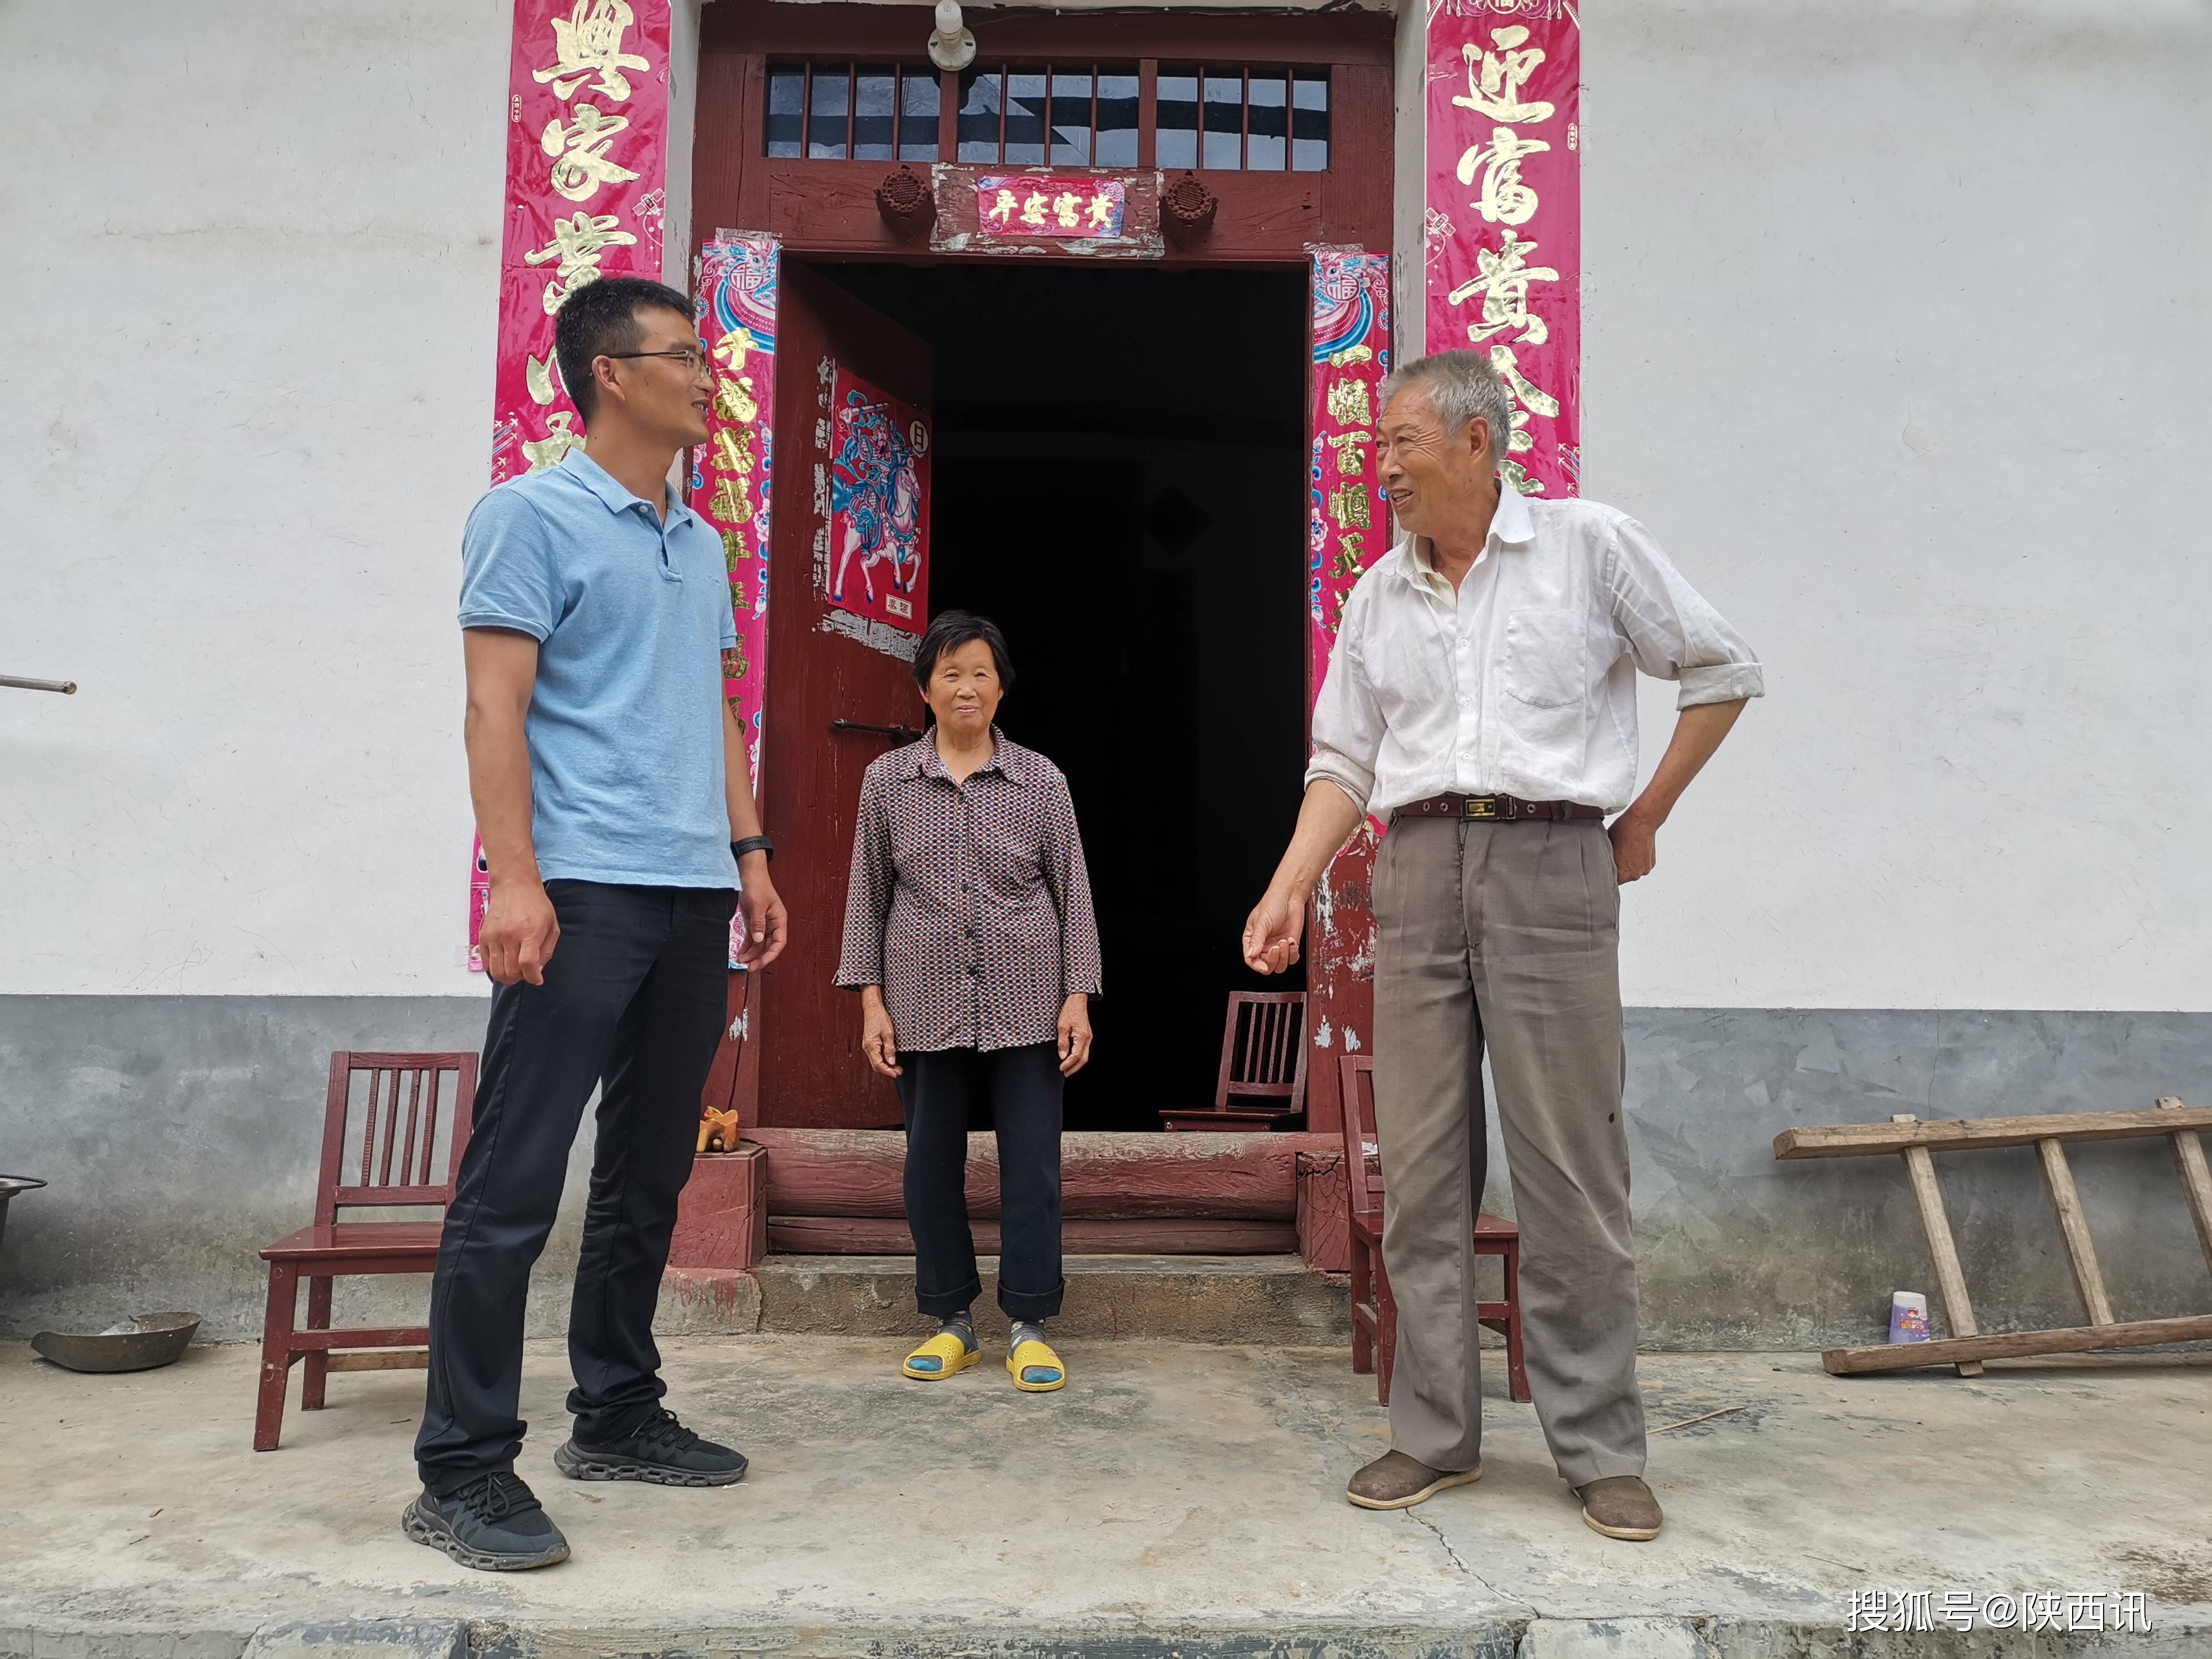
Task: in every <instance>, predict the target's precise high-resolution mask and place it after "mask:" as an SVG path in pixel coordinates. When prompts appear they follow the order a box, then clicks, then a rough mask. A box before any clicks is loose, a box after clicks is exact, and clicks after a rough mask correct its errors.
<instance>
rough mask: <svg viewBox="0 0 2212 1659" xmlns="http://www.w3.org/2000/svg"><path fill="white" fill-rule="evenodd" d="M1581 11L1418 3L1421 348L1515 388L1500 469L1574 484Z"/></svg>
mask: <svg viewBox="0 0 2212 1659" xmlns="http://www.w3.org/2000/svg"><path fill="white" fill-rule="evenodd" d="M1581 119H1582V27H1581V25H1580V23H1579V22H1577V20H1576V16H1575V12H1574V9H1573V7H1572V6H1571V5H1570V4H1568V3H1566V0H1441V3H1438V4H1437V5H1436V6H1435V7H1434V8H1433V9H1431V12H1430V14H1429V47H1428V161H1427V167H1428V208H1427V212H1426V214H1425V233H1426V234H1425V239H1424V240H1425V258H1426V260H1427V283H1426V287H1427V292H1428V305H1427V309H1426V313H1425V316H1426V319H1427V324H1428V349H1430V350H1431V351H1445V350H1451V349H1470V350H1474V351H1480V352H1481V353H1483V354H1484V355H1485V356H1487V357H1488V358H1489V359H1490V362H1491V364H1492V367H1493V368H1496V369H1497V370H1498V374H1500V375H1502V376H1503V377H1504V380H1505V384H1506V386H1507V387H1508V388H1509V389H1510V392H1512V395H1513V405H1514V415H1513V422H1514V424H1513V434H1512V438H1511V441H1510V445H1509V447H1508V452H1507V459H1506V466H1505V470H1506V476H1507V477H1508V478H1509V479H1510V482H1511V483H1513V485H1514V487H1515V488H1516V489H1519V490H1520V491H1521V492H1522V494H1523V495H1577V494H1578V493H1580V490H1581V488H1582V297H1581V283H1582V157H1581V148H1582V129H1581Z"/></svg>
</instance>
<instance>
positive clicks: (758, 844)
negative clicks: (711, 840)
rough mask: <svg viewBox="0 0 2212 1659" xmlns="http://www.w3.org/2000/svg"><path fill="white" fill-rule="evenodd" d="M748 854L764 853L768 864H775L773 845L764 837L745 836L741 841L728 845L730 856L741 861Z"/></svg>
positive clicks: (773, 843)
mask: <svg viewBox="0 0 2212 1659" xmlns="http://www.w3.org/2000/svg"><path fill="white" fill-rule="evenodd" d="M748 853H765V854H768V861H769V863H770V864H774V863H775V842H772V841H770V840H769V838H768V837H767V836H746V837H745V838H744V840H743V841H733V842H731V843H730V856H731V857H732V858H733V859H741V858H743V857H744V855H745V854H748Z"/></svg>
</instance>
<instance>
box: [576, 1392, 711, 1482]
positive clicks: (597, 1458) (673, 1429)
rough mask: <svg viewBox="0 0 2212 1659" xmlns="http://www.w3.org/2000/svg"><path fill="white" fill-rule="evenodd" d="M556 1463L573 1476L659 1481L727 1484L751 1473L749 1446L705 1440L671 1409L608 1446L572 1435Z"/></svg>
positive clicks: (662, 1411) (648, 1420) (659, 1413)
mask: <svg viewBox="0 0 2212 1659" xmlns="http://www.w3.org/2000/svg"><path fill="white" fill-rule="evenodd" d="M553 1467H554V1468H556V1469H558V1470H560V1471H561V1473H562V1474H565V1475H567V1476H568V1478H569V1479H570V1480H649V1481H651V1482H652V1483H653V1485H654V1486H730V1485H732V1484H733V1483H734V1482H736V1481H739V1480H744V1477H745V1456H744V1453H743V1452H738V1451H732V1450H731V1449H729V1448H728V1447H727V1446H718V1445H716V1444H715V1443H714V1442H713V1441H711V1440H702V1439H701V1438H700V1437H698V1436H697V1435H696V1434H695V1433H693V1432H692V1431H690V1429H687V1428H685V1427H684V1425H682V1424H681V1423H679V1422H678V1421H677V1420H676V1413H674V1412H671V1411H668V1410H665V1409H661V1410H656V1411H655V1412H654V1413H653V1415H652V1416H651V1417H649V1418H647V1419H646V1420H645V1421H644V1423H642V1424H641V1425H639V1426H638V1427H637V1428H636V1429H635V1430H634V1431H631V1432H630V1433H629V1434H628V1435H625V1436H624V1437H623V1438H622V1439H620V1440H617V1441H613V1442H611V1443H608V1444H606V1445H604V1446H595V1445H591V1444H588V1443H586V1442H584V1441H581V1440H574V1439H572V1440H570V1441H568V1443H565V1444H564V1445H562V1448H561V1449H559V1450H558V1451H556V1452H555V1453H554V1454H553Z"/></svg>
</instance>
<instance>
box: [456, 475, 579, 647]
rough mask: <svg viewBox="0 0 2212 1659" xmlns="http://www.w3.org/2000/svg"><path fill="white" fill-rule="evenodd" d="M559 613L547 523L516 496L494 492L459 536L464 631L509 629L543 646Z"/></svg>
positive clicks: (484, 499) (462, 624)
mask: <svg viewBox="0 0 2212 1659" xmlns="http://www.w3.org/2000/svg"><path fill="white" fill-rule="evenodd" d="M561 609H562V605H561V594H560V591H559V586H558V584H557V583H556V581H555V580H554V576H553V561H552V546H551V539H550V536H549V534H548V532H547V531H546V528H545V521H544V520H543V519H541V518H539V517H538V510H537V509H536V508H535V507H532V506H531V505H530V503H529V501H527V500H526V499H525V498H524V497H523V496H522V495H519V494H517V493H516V492H515V491H513V490H511V489H495V490H493V491H492V492H491V494H489V495H486V496H485V497H484V498H483V500H482V501H478V502H477V504H476V509H475V511H473V512H471V513H470V514H469V522H468V527H467V528H466V529H465V530H464V531H462V532H461V606H460V622H461V626H462V627H463V628H505V629H513V631H514V632H516V633H518V634H527V635H530V637H531V638H532V639H533V640H536V641H538V643H539V644H540V645H543V644H544V642H545V641H546V638H547V636H548V635H550V634H551V633H552V632H553V629H554V626H555V624H556V623H559V622H560V620H561Z"/></svg>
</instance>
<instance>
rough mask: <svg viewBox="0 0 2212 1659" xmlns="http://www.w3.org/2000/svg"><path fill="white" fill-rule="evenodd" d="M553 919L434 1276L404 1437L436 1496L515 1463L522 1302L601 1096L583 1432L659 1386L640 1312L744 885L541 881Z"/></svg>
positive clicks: (710, 1039)
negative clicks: (556, 932) (555, 933)
mask: <svg viewBox="0 0 2212 1659" xmlns="http://www.w3.org/2000/svg"><path fill="white" fill-rule="evenodd" d="M545 891H546V894H547V896H550V898H551V899H552V901H553V910H554V914H555V915H556V916H557V917H559V919H560V922H561V937H560V940H559V942H558V943H557V944H556V945H555V946H554V948H553V959H552V960H551V961H550V962H549V963H546V964H545V982H544V984H543V985H530V984H523V983H518V984H514V985H501V986H499V987H496V988H495V990H494V992H493V993H492V1000H491V1024H490V1027H489V1030H488V1031H487V1033H486V1035H485V1038H484V1052H483V1069H482V1073H481V1074H480V1076H479V1077H478V1079H477V1099H476V1121H475V1125H474V1127H473V1128H472V1129H471V1132H470V1134H469V1144H468V1148H467V1150H466V1151H465V1152H464V1153H463V1154H462V1156H461V1170H460V1176H459V1182H457V1183H456V1190H455V1191H454V1194H453V1206H452V1207H451V1208H449V1209H448V1210H447V1212H446V1229H445V1234H444V1237H443V1239H442V1241H441V1243H440V1245H439V1249H438V1270H437V1275H436V1277H435V1279H433V1280H432V1281H431V1288H430V1382H429V1394H428V1400H427V1401H426V1402H425V1404H424V1406H423V1409H422V1431H421V1432H420V1433H419V1434H417V1435H416V1438H415V1461H416V1464H417V1466H418V1467H419V1468H420V1469H421V1472H422V1482H423V1484H424V1485H425V1486H428V1487H429V1488H430V1489H431V1490H432V1491H434V1492H440V1493H441V1494H442V1493H445V1492H452V1491H453V1490H454V1489H455V1488H456V1487H459V1486H464V1485H465V1484H466V1483H467V1482H469V1481H471V1480H475V1479H477V1477H478V1476H479V1475H482V1474H486V1473H489V1471H492V1470H495V1469H512V1468H513V1467H514V1457H515V1454H516V1453H517V1452H518V1451H520V1449H522V1435H523V1431H524V1430H525V1429H526V1428H527V1427H528V1426H529V1425H527V1424H526V1423H525V1422H524V1421H523V1420H522V1419H521V1417H520V1415H519V1414H518V1413H519V1412H520V1406H521V1391H522V1313H523V1303H524V1299H525V1297H526V1296H527V1295H528V1293H529V1289H530V1269H531V1267H532V1264H533V1263H534V1262H536V1261H537V1260H538V1254H539V1252H541V1251H542V1250H543V1249H544V1248H545V1238H546V1235H547V1234H548V1233H550V1231H552V1228H553V1218H554V1214H555V1212H556V1211H557V1210H558V1208H559V1207H560V1203H561V1188H562V1183H563V1182H564V1180H565V1178H566V1176H567V1175H568V1149H569V1148H570V1147H571V1146H573V1145H574V1143H575V1139H576V1129H577V1126H578V1124H579V1123H580V1121H582V1118H583V1114H584V1106H585V1103H586V1102H587V1101H588V1100H589V1099H590V1098H591V1095H592V1090H593V1089H594V1088H597V1089H599V1091H600V1094H599V1136H598V1145H597V1147H596V1150H595V1151H594V1152H593V1155H592V1189H591V1197H590V1200H589V1202H588V1203H587V1205H586V1208H585V1211H584V1246H583V1255H582V1258H581V1260H580V1261H578V1263H577V1266H576V1288H575V1295H574V1301H573V1302H572V1303H571V1304H570V1308H569V1313H568V1360H569V1364H570V1366H571V1368H572V1369H573V1370H574V1373H575V1377H576V1387H575V1389H574V1392H573V1393H571V1394H570V1395H569V1396H568V1409H569V1410H570V1411H571V1412H573V1413H575V1417H576V1435H577V1437H578V1438H579V1439H581V1440H585V1441H587V1442H592V1443H604V1442H605V1441H609V1440H616V1439H620V1438H621V1437H623V1435H624V1434H626V1433H628V1432H629V1430H630V1429H631V1428H632V1427H633V1426H634V1425H636V1424H638V1423H640V1422H641V1421H642V1420H643V1419H645V1418H646V1417H647V1416H648V1415H650V1414H651V1413H652V1412H653V1409H654V1408H655V1407H656V1405H657V1402H658V1401H659V1399H660V1397H661V1395H663V1394H665V1392H666V1391H667V1389H666V1385H665V1384H664V1383H662V1382H661V1380H660V1376H659V1370H660V1351H659V1349H658V1348H656V1347H655V1346H653V1309H654V1307H655V1306H656V1305H657V1304H658V1302H659V1296H660V1273H661V1269H662V1268H664V1267H666V1266H667V1264H668V1241H669V1238H670V1237H671V1234H672V1233H673V1232H674V1231H675V1227H676V1200H677V1195H678V1194H679V1193H681V1192H682V1191H683V1190H684V1182H685V1181H687V1180H689V1179H690V1175H691V1159H692V1155H693V1152H694V1151H695V1150H696V1147H697V1145H698V1136H699V1094H700V1091H701V1090H702V1089H703V1088H704V1087H705V1086H706V1083H707V1071H708V1067H709V1066H712V1065H713V1064H714V1050H715V1048H716V1046H717V1045H718V1044H719V1043H720V1041H721V1033H722V1020H723V1012H724V1009H725V1007H726V1005H727V1002H728V997H729V936H730V914H731V912H732V909H733V908H735V907H736V902H737V895H736V894H735V893H733V892H731V891H728V890H715V889H702V888H688V887H617V886H610V885H607V884H603V883H599V882H592V881H560V880H556V881H549V882H547V883H546V884H545Z"/></svg>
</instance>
